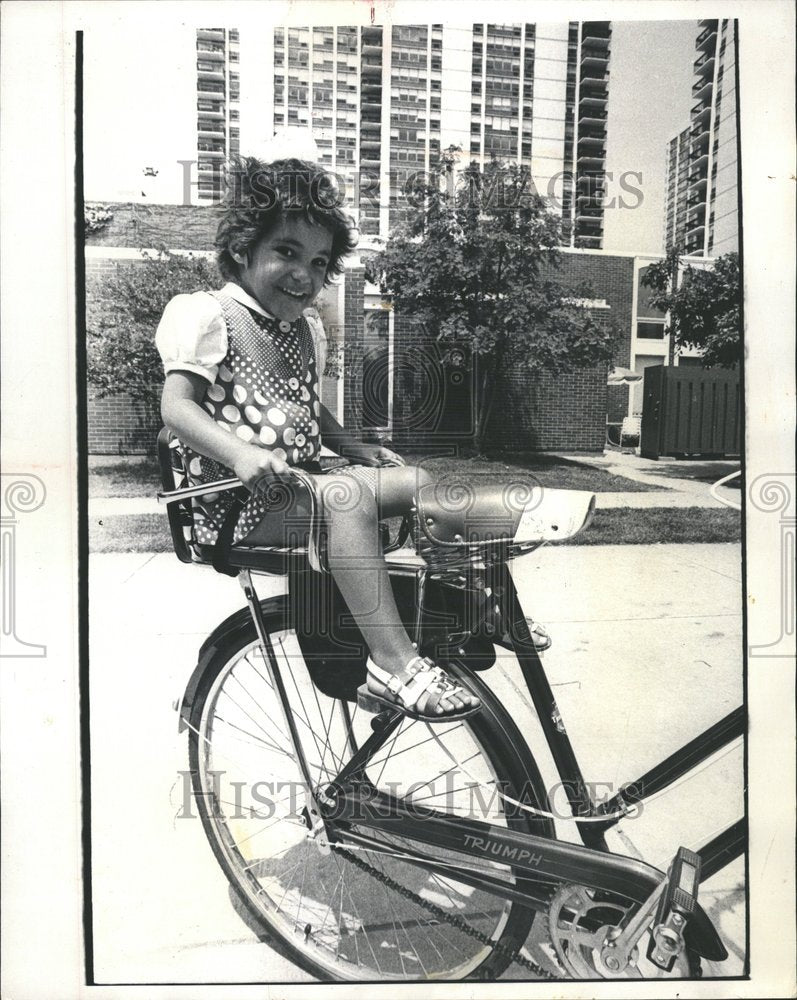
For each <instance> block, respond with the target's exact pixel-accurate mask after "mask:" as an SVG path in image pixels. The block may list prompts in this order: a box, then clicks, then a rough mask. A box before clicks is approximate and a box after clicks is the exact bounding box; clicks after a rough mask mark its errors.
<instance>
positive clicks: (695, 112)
mask: <svg viewBox="0 0 797 1000" xmlns="http://www.w3.org/2000/svg"><path fill="white" fill-rule="evenodd" d="M710 114H711V101H698V102H697V104H693V105H692V111H691V116H692V124H693V125H694V124H695V123H696V122H698V121H700V122H704V121H706V119H707V118H708V116H709V115H710Z"/></svg>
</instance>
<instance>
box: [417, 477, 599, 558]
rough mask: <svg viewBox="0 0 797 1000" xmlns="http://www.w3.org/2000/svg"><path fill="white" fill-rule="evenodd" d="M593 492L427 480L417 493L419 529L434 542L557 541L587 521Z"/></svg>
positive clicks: (581, 526)
mask: <svg viewBox="0 0 797 1000" xmlns="http://www.w3.org/2000/svg"><path fill="white" fill-rule="evenodd" d="M594 510H595V494H594V493H588V492H585V491H582V490H555V489H547V488H545V487H543V486H538V485H531V484H526V483H522V482H514V483H510V484H508V485H504V486H502V485H500V484H496V485H492V484H491V485H483V486H482V485H480V486H471V485H469V484H467V483H454V484H452V483H448V484H446V483H430V484H428V485H426V486H422V487H421V488H420V490H419V491H418V498H417V511H418V521H419V523H420V526H421V531H422V532H423V534H425V535H426V537H427V538H428V540H429V541H430V542H432V544H434V545H457V544H462V543H468V544H471V545H472V544H478V543H487V542H494V541H496V540H499V539H500V540H505V541H508V542H515V543H535V542H539V543H540V544H541V543H542V542H557V541H562V540H564V539H565V538H572V537H573V535H575V534H577V533H578V532H579V531H581V530H582V528H585V527H586V526H587V525H588V524H589V522H590V520H591V519H592V514H593V511H594Z"/></svg>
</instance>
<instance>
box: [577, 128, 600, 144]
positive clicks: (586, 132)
mask: <svg viewBox="0 0 797 1000" xmlns="http://www.w3.org/2000/svg"><path fill="white" fill-rule="evenodd" d="M605 142H606V129H605V128H602V129H598V128H595V127H594V126H592V127H590V126H589V125H587V126H586V127H585V128H584V129H583V130H582V129H579V132H578V144H579V146H580V145H581V144H582V143H585V144H587V145H590V146H594V145H598V146H602V145H603V144H604V143H605Z"/></svg>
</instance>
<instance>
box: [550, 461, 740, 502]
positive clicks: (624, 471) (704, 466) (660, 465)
mask: <svg viewBox="0 0 797 1000" xmlns="http://www.w3.org/2000/svg"><path fill="white" fill-rule="evenodd" d="M558 454H559V457H560V458H564V459H566V460H567V461H570V462H578V463H580V464H581V465H589V466H592V468H594V469H600V470H601V471H603V472H608V473H609V474H610V475H612V476H619V477H620V478H622V479H630V480H632V481H633V482H637V483H644V484H645V485H646V486H655V487H659V488H660V489H661V490H662V491H666V493H664V492H662V493H659V492H655V493H654V492H649V493H631V494H628V493H614V494H609V495H610V496H617V497H620V496H622V497H623V499H624V500H625V498H626V497H628V498H629V500H630V498H631V497H637V498H644V497H651V498H652V497H656V498H657V502H655V503H650V504H646V503H645V502H639V501H637V502H628V503H625V502H623V503H619V504H616V505H615V506H619V507H645V506H651V507H660V506H661V507H666V506H672V507H714V508H722V507H725V506H727V504H724V503H722V502H721V501H718V500H716V499H715V498H714V497H712V495H711V486H712V484H713V483H715V482H717V481H718V480H720V479H722V478H723V477H724V476H726V475H727V474H728V473H729V472H730V471H731V470H732V469H734V470H735V469H739V467H740V464H739V462H734V461H730V460H724V459H723V460H709V461H700V460H683V461H654V460H653V459H650V458H642V457H641V456H640V455H634V454H626V453H625V452H619V451H604V453H603V454H602V455H566V454H564V453H558ZM712 468H713V469H714V470H715V471H714V472H712ZM696 470H699V471H700V472H701V473H702V479H700V478H695V472H696ZM679 473H680V475H679ZM716 492H717V495H718V496H720V497H722V498H723V499H724V500H727V501H733V502H735V503H737V504H738V503H740V500H741V496H740V490H739V489H738V488H736V489H734V488H733V487H729V486H720V487H719V488H718V489H717V491H716ZM597 495H598V497H600V494H597ZM659 498H660V500H659ZM666 498H668V499H666ZM598 506H599V507H600V506H601V504H600V501H599V502H598ZM605 506H611V505H605Z"/></svg>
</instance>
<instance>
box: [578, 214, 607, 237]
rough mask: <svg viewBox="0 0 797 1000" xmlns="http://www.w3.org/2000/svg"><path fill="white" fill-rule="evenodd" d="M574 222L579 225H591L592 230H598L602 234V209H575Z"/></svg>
mask: <svg viewBox="0 0 797 1000" xmlns="http://www.w3.org/2000/svg"><path fill="white" fill-rule="evenodd" d="M576 221H577V222H580V223H588V224H592V227H593V228H599V229H600V230H601V232H603V209H602V208H587V209H582V208H578V209H576Z"/></svg>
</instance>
